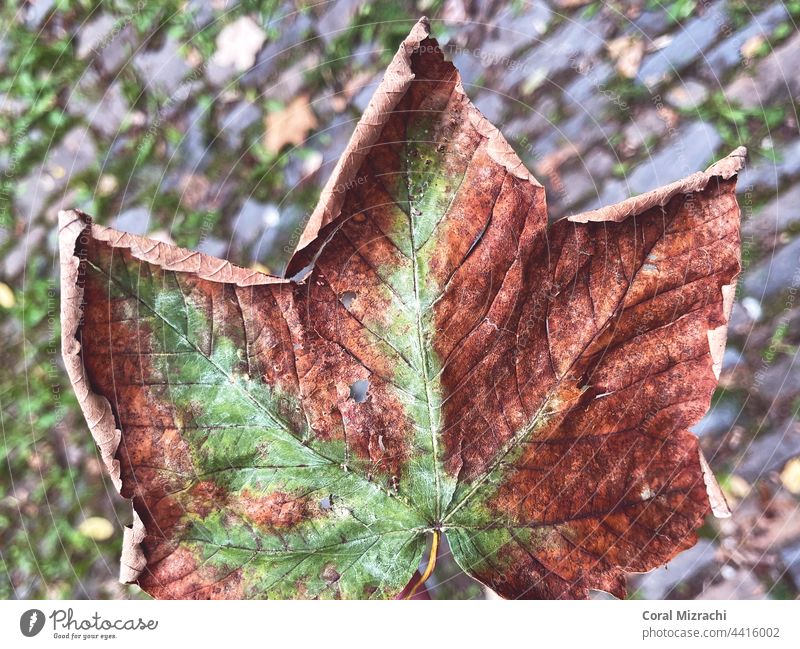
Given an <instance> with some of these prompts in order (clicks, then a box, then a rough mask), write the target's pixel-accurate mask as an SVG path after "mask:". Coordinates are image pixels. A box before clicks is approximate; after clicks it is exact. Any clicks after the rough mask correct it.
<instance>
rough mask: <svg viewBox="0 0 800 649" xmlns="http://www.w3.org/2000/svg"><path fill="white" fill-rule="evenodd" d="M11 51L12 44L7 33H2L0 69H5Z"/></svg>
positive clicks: (0, 36)
mask: <svg viewBox="0 0 800 649" xmlns="http://www.w3.org/2000/svg"><path fill="white" fill-rule="evenodd" d="M10 51H11V45H10V44H9V42H8V37H7V36H6V34H2V35H0V70H5V67H6V63H7V62H8V53H9V52H10Z"/></svg>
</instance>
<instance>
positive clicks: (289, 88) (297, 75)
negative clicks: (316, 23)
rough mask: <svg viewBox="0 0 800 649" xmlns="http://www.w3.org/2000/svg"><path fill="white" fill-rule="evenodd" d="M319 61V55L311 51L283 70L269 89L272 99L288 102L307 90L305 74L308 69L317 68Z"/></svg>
mask: <svg viewBox="0 0 800 649" xmlns="http://www.w3.org/2000/svg"><path fill="white" fill-rule="evenodd" d="M318 61H319V55H318V54H317V53H316V52H309V53H308V54H307V55H306V56H304V57H303V58H302V59H300V60H299V61H297V62H296V63H294V64H292V65H291V66H289V67H287V68H286V69H284V70H282V72H281V74H280V76H279V77H278V78H277V79H276V80H275V83H274V84H272V85H271V86H270V87H269V88H268V89H267V91H268V92H269V97H270V99H275V100H277V101H282V102H284V103H286V104H288V103H289V102H290V101H292V99H294V98H295V97H296V96H297V95H298V94H300V93H301V92H303V91H304V90H305V74H306V72H307V71H308V70H311V69H313V68H315V67H316V66H317V63H318Z"/></svg>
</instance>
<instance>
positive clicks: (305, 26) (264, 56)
mask: <svg viewBox="0 0 800 649" xmlns="http://www.w3.org/2000/svg"><path fill="white" fill-rule="evenodd" d="M290 21H291V22H290ZM313 25H314V21H313V20H312V18H311V16H309V15H306V14H301V13H294V15H293V16H291V17H287V18H285V19H283V20H281V22H280V24H279V26H280V36H279V37H278V38H277V39H275V40H269V39H268V40H267V42H266V44H265V45H264V47H262V48H261V51H260V52H259V53H258V56H257V57H256V62H255V64H253V67H252V68H251V69H250V70H248V71H247V72H245V74H244V76H243V77H242V78H241V83H242V85H243V86H246V87H257V88H260V87H262V86H263V85H264V84H266V83H267V81H268V80H269V79H270V78H271V77H273V76H274V74H275V72H276V70H278V69H279V63H282V62H283V61H284V60H286V59H287V58H288V59H291V58H292V57H293V56H296V53H297V52H302V51H303V48H304V47H306V43H304V41H305V40H306V39H307V33H308V32H309V30H310V29H311V28H312V27H313ZM365 45H367V44H366V43H365Z"/></svg>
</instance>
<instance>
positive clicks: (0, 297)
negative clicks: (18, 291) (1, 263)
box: [0, 282, 17, 309]
mask: <svg viewBox="0 0 800 649" xmlns="http://www.w3.org/2000/svg"><path fill="white" fill-rule="evenodd" d="M16 304H17V298H16V297H14V291H13V289H12V288H11V287H10V286H9V285H8V284H5V283H4V282H0V307H3V308H4V309H13V308H14V307H15V306H16Z"/></svg>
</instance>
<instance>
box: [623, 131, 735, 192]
mask: <svg viewBox="0 0 800 649" xmlns="http://www.w3.org/2000/svg"><path fill="white" fill-rule="evenodd" d="M721 144H722V138H721V137H720V136H719V133H717V131H716V129H715V128H714V127H713V126H712V125H711V124H710V123H708V122H702V121H698V122H692V123H691V124H688V125H686V126H684V127H682V128H681V129H680V130H679V131H678V132H677V133H676V135H675V137H674V138H673V139H670V140H668V141H667V143H666V146H664V147H662V148H660V149H659V150H657V151H656V153H654V154H653V155H652V156H650V157H649V158H648V159H646V160H645V161H644V162H643V163H642V164H641V165H639V166H638V167H636V168H635V169H634V170H633V171H632V172H631V173H630V175H629V176H628V184H629V185H630V188H631V190H632V191H633V192H635V193H642V192H646V191H649V190H651V189H655V188H656V187H659V186H660V185H666V184H667V183H671V182H673V181H675V180H679V179H681V178H684V177H686V176H689V175H691V174H692V173H694V172H695V171H697V170H699V169H705V167H706V166H707V165H708V164H709V163H710V162H711V161H712V160H713V159H714V157H715V156H716V153H717V150H718V149H719V147H720V145H721Z"/></svg>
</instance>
